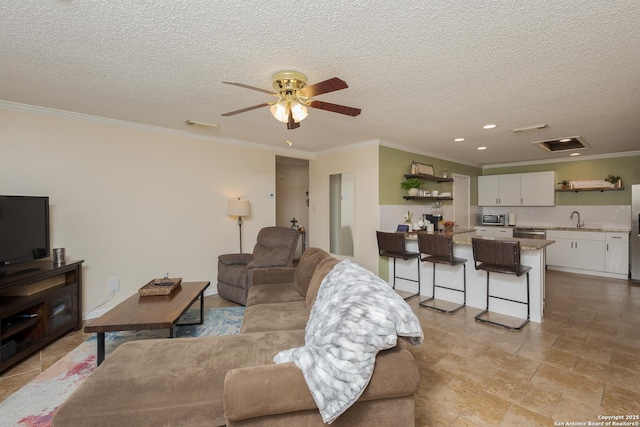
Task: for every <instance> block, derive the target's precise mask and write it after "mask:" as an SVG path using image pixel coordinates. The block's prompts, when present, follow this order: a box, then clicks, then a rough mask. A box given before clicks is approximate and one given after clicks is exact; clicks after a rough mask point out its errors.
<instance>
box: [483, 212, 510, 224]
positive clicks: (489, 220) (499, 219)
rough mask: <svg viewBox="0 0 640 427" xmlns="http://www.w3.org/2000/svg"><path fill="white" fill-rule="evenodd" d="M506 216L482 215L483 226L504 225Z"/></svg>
mask: <svg viewBox="0 0 640 427" xmlns="http://www.w3.org/2000/svg"><path fill="white" fill-rule="evenodd" d="M504 224H505V215H504V214H482V225H504Z"/></svg>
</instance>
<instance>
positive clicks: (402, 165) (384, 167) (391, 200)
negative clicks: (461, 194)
mask: <svg viewBox="0 0 640 427" xmlns="http://www.w3.org/2000/svg"><path fill="white" fill-rule="evenodd" d="M379 149H380V157H379V158H380V173H379V177H380V178H379V179H380V181H379V187H378V188H379V201H380V204H381V205H422V206H424V201H420V200H418V201H416V200H405V199H403V198H402V197H403V196H406V195H407V191H406V190H403V189H402V187H400V183H401V182H402V181H404V175H405V174H409V173H411V162H412V161H416V162H418V163H424V164H427V165H433V170H434V172H435V174H436V175H437V174H438V173H439V172H440V171H442V170H444V169H447V170H448V171H450V172H452V173H459V174H462V175H468V176H470V177H471V193H470V197H471V204H472V205H477V204H478V175H482V169H480V168H477V167H473V166H467V165H463V164H460V163H454V162H449V161H446V160H441V159H437V158H435V157H428V156H423V155H419V154H414V153H410V152H408V151H402V150H398V149H395V148H390V147H386V146H383V145H380V146H379ZM451 187H452V184H451V183H450V182H443V183H440V184H438V183H437V182H435V181H425V185H424V187H423V188H426V189H427V190H429V191H431V190H438V191H440V192H441V193H442V192H446V191H451ZM442 204H443V205H446V204H451V201H443V202H442Z"/></svg>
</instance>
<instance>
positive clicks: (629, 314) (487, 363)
mask: <svg viewBox="0 0 640 427" xmlns="http://www.w3.org/2000/svg"><path fill="white" fill-rule="evenodd" d="M205 301H206V304H205V305H206V306H207V307H220V306H230V305H234V304H233V303H229V302H227V301H224V300H222V299H221V298H219V297H217V296H212V297H207V298H206V299H205ZM409 304H410V305H411V307H412V308H413V309H414V311H415V312H416V313H417V315H418V317H419V318H420V321H421V323H422V326H423V329H424V333H425V340H424V344H423V345H422V346H420V347H414V348H412V349H411V351H412V353H413V354H414V356H415V358H416V360H417V362H418V365H419V368H420V374H421V386H420V390H419V391H418V393H417V395H416V424H417V425H419V426H456V427H459V426H554V425H560V424H559V423H562V422H564V423H567V422H584V423H587V422H589V421H591V422H597V421H599V419H598V416H602V415H634V414H636V415H637V414H640V387H639V384H640V286H634V285H631V284H630V283H629V282H627V281H622V280H614V279H603V278H598V277H591V276H582V275H575V274H568V273H560V272H555V271H548V272H547V293H546V305H545V319H544V321H543V323H529V324H528V325H527V326H525V327H524V329H523V330H522V331H520V332H512V331H506V330H503V329H501V328H496V327H492V326H488V325H484V324H480V323H477V322H475V321H474V319H473V316H474V315H475V314H477V313H478V312H479V311H480V310H477V309H472V308H465V309H463V310H461V311H459V312H457V313H455V314H453V315H446V314H441V313H438V312H435V311H432V310H427V309H424V308H419V307H418V301H417V299H416V298H413V299H412V300H410V301H409ZM86 337H87V335H86V334H84V333H82V332H81V331H78V332H73V333H70V334H68V335H66V336H65V337H64V338H62V339H60V340H58V341H56V342H55V343H53V344H51V345H49V346H48V347H47V348H45V349H43V350H42V351H41V352H39V353H37V354H35V355H34V356H32V357H30V358H29V359H27V360H25V361H24V362H22V363H21V364H20V365H17V366H15V367H13V368H12V369H10V370H8V371H6V372H4V373H3V374H2V376H0V400H2V399H4V398H6V397H7V396H9V395H10V394H11V393H13V392H14V391H15V390H17V389H18V388H19V387H21V386H22V385H23V384H25V383H27V382H29V381H30V380H31V379H32V378H34V377H35V376H36V375H38V374H39V373H40V372H41V371H42V370H44V369H46V368H47V367H48V366H50V365H51V364H52V363H54V362H55V361H56V360H58V359H59V358H61V357H62V356H64V355H65V354H66V353H67V352H69V351H70V350H71V349H73V348H74V347H75V346H77V345H78V344H79V343H80V342H82V341H83V340H84V339H86ZM556 423H557V424H556Z"/></svg>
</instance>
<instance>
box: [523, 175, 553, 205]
mask: <svg viewBox="0 0 640 427" xmlns="http://www.w3.org/2000/svg"><path fill="white" fill-rule="evenodd" d="M555 188H556V173H555V172H553V171H548V172H533V173H523V174H520V192H521V198H522V206H554V205H555V204H556V192H555Z"/></svg>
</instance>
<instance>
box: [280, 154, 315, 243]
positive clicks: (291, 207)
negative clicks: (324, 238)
mask: <svg viewBox="0 0 640 427" xmlns="http://www.w3.org/2000/svg"><path fill="white" fill-rule="evenodd" d="M307 191H309V164H308V163H305V164H287V163H278V162H276V225H277V226H279V227H291V225H292V224H291V219H292V218H295V219H296V220H297V221H298V223H297V225H298V226H302V227H304V229H305V231H306V233H307V235H306V239H308V238H309V235H310V232H311V230H310V229H309V207H308V206H307V196H306V193H307ZM301 254H302V236H301V237H300V239H299V240H298V248H297V250H296V256H301Z"/></svg>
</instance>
